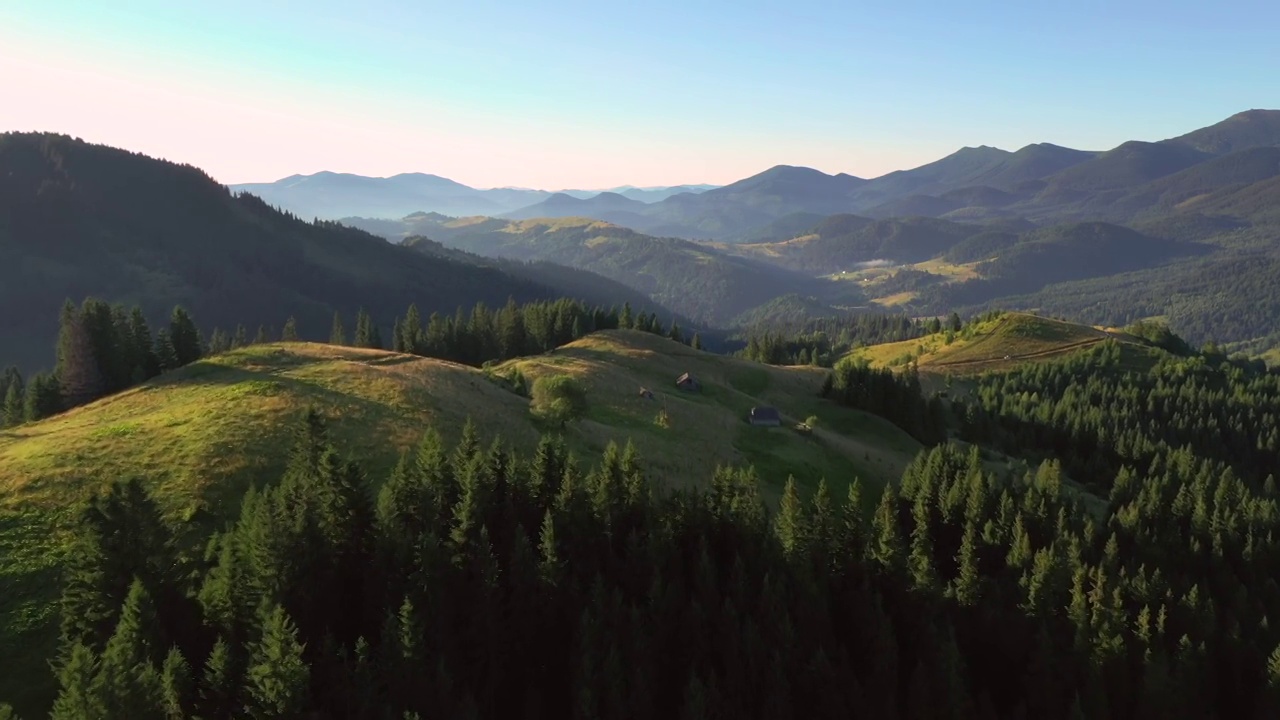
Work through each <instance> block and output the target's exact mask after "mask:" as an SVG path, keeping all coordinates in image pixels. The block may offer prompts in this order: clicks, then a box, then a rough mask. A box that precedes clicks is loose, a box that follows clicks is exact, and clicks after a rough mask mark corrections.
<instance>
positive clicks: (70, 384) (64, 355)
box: [54, 300, 107, 407]
mask: <svg viewBox="0 0 1280 720" xmlns="http://www.w3.org/2000/svg"><path fill="white" fill-rule="evenodd" d="M54 375H56V376H57V378H58V385H59V386H60V387H61V388H62V399H63V401H64V402H65V403H66V405H67V407H76V406H78V405H83V404H85V403H87V402H90V401H92V400H96V399H98V398H100V397H102V395H103V394H104V393H106V391H107V380H106V378H105V377H104V376H103V374H102V368H101V366H100V365H99V362H98V358H97V357H95V356H94V347H93V338H92V337H91V336H90V334H89V328H88V326H87V325H86V324H85V321H84V316H83V314H81V312H80V310H79V309H77V308H76V306H75V304H74V303H72V302H71V301H70V300H68V301H67V302H66V304H64V305H63V306H62V317H61V320H60V326H59V329H58V364H57V368H56V369H55V370H54Z"/></svg>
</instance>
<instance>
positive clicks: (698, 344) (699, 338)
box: [689, 333, 702, 350]
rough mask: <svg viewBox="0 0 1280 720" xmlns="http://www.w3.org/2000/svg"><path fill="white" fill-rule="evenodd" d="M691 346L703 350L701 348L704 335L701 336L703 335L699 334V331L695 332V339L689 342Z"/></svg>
mask: <svg viewBox="0 0 1280 720" xmlns="http://www.w3.org/2000/svg"><path fill="white" fill-rule="evenodd" d="M689 347H692V348H693V349H694V350H701V349H702V336H701V335H699V334H698V333H694V334H693V340H691V341H690V342H689Z"/></svg>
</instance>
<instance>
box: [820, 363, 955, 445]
mask: <svg viewBox="0 0 1280 720" xmlns="http://www.w3.org/2000/svg"><path fill="white" fill-rule="evenodd" d="M822 397H824V398H827V399H829V400H832V401H834V402H837V403H839V404H841V405H845V406H847V407H851V408H855V409H858V410H862V411H864V412H869V413H871V414H872V415H879V416H880V417H883V418H885V419H886V420H888V421H889V422H891V423H893V424H894V425H897V426H898V427H900V428H902V429H903V430H905V431H906V432H907V434H909V435H911V436H912V437H914V438H915V439H917V440H919V441H920V442H922V443H924V444H925V445H934V444H937V443H940V442H942V441H944V440H946V439H947V415H946V410H945V408H944V407H943V405H942V401H941V400H940V399H939V398H938V397H937V396H933V397H930V398H928V399H926V398H925V397H924V395H923V393H922V392H921V388H920V376H919V373H918V372H917V371H916V368H915V366H914V365H912V366H910V367H908V368H907V369H906V370H905V371H904V372H901V373H896V372H894V371H893V370H890V369H888V368H884V369H875V368H873V367H871V365H870V364H869V363H868V362H867V361H866V360H865V359H863V358H858V359H851V360H844V361H841V362H839V363H837V364H836V366H835V368H834V369H833V370H832V371H831V374H829V375H828V376H827V378H826V380H825V381H824V382H823V384H822Z"/></svg>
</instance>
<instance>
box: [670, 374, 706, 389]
mask: <svg viewBox="0 0 1280 720" xmlns="http://www.w3.org/2000/svg"><path fill="white" fill-rule="evenodd" d="M676 387H678V388H680V389H681V390H684V391H685V392H700V391H701V390H702V383H700V382H698V378H696V377H694V376H693V375H692V374H690V373H685V374H683V375H681V376H680V377H678V378H676Z"/></svg>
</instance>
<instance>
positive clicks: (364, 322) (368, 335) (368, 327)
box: [354, 308, 373, 348]
mask: <svg viewBox="0 0 1280 720" xmlns="http://www.w3.org/2000/svg"><path fill="white" fill-rule="evenodd" d="M372 325H373V323H372V322H370V320H369V314H368V313H366V312H365V311H364V308H360V309H359V310H357V311H356V334H355V341H354V344H355V346H356V347H361V348H367V347H369V343H370V342H372V339H373V334H372Z"/></svg>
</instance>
